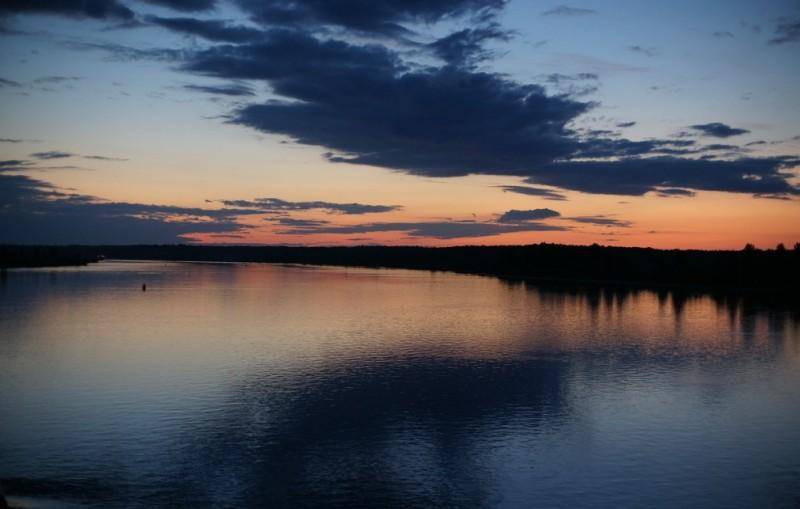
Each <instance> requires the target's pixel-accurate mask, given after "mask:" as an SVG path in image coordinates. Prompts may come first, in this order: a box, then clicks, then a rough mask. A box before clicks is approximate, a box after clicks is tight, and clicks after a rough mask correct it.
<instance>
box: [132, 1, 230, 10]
mask: <svg viewBox="0 0 800 509" xmlns="http://www.w3.org/2000/svg"><path fill="white" fill-rule="evenodd" d="M142 1H144V2H147V3H149V4H153V5H158V6H161V7H168V8H170V9H173V10H176V11H186V12H192V11H207V10H209V9H213V8H214V6H215V4H216V3H217V2H216V0H142Z"/></svg>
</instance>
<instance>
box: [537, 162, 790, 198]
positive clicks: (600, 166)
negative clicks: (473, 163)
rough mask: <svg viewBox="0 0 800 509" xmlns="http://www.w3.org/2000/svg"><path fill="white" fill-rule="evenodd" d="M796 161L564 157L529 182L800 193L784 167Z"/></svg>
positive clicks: (611, 188)
mask: <svg viewBox="0 0 800 509" xmlns="http://www.w3.org/2000/svg"><path fill="white" fill-rule="evenodd" d="M798 164H800V160H799V159H797V158H788V157H764V158H740V159H735V160H716V159H688V158H679V157H668V156H664V157H646V158H638V157H637V158H629V159H622V160H618V161H612V160H609V161H565V162H556V163H551V164H548V165H542V166H539V167H538V168H537V169H536V170H535V171H534V172H531V173H533V175H532V176H530V177H528V178H527V179H526V182H528V183H530V184H544V185H549V186H555V187H560V188H563V189H570V190H574V191H581V192H585V193H596V194H618V195H631V196H641V195H643V194H645V193H647V192H650V191H655V190H657V189H658V188H659V187H680V188H686V189H695V190H705V191H724V192H731V193H752V194H756V193H761V194H763V193H779V194H788V195H792V196H797V195H800V188H798V187H796V186H794V185H792V184H791V183H790V182H789V179H790V178H791V174H789V173H785V172H784V171H785V170H788V169H789V168H792V167H794V166H797V165H798Z"/></svg>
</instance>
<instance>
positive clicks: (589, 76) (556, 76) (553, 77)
mask: <svg viewBox="0 0 800 509" xmlns="http://www.w3.org/2000/svg"><path fill="white" fill-rule="evenodd" d="M599 78H600V77H599V76H598V75H597V74H595V73H593V72H581V73H578V74H561V73H553V74H548V75H547V77H546V79H545V81H547V82H548V83H563V82H565V81H586V80H597V79H599Z"/></svg>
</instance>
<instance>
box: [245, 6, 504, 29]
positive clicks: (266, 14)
mask: <svg viewBox="0 0 800 509" xmlns="http://www.w3.org/2000/svg"><path fill="white" fill-rule="evenodd" d="M506 2H507V0H425V1H411V2H408V1H404V2H398V1H397V0H371V1H369V2H364V1H363V0H341V1H338V2H331V1H327V0H294V1H291V2H287V1H286V0H237V4H238V6H239V7H240V8H241V9H242V10H244V11H245V12H246V13H248V14H249V15H250V17H251V19H252V20H253V21H255V22H257V23H260V24H262V25H266V26H286V27H304V28H312V27H315V26H335V27H341V28H344V29H347V30H350V31H354V32H362V33H370V34H377V35H385V36H398V35H402V36H405V35H408V34H409V33H411V30H410V29H409V28H408V27H407V26H405V25H409V24H410V25H415V24H425V25H430V24H433V23H437V22H439V21H443V20H448V19H450V20H452V19H455V18H459V17H464V16H469V17H471V18H473V20H476V21H486V20H487V19H490V18H491V17H493V16H494V15H495V14H496V13H497V12H498V11H499V10H501V9H502V8H503V7H504V6H505V4H506Z"/></svg>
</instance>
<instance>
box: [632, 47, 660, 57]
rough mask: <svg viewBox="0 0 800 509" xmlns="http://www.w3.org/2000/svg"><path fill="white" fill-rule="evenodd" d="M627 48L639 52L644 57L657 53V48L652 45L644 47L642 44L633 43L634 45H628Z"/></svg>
mask: <svg viewBox="0 0 800 509" xmlns="http://www.w3.org/2000/svg"><path fill="white" fill-rule="evenodd" d="M628 49H629V50H631V51H633V52H634V53H640V54H642V55H644V56H646V57H654V56H656V55H658V48H654V47H652V46H651V47H649V48H646V47H644V46H639V45H634V46H628Z"/></svg>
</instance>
